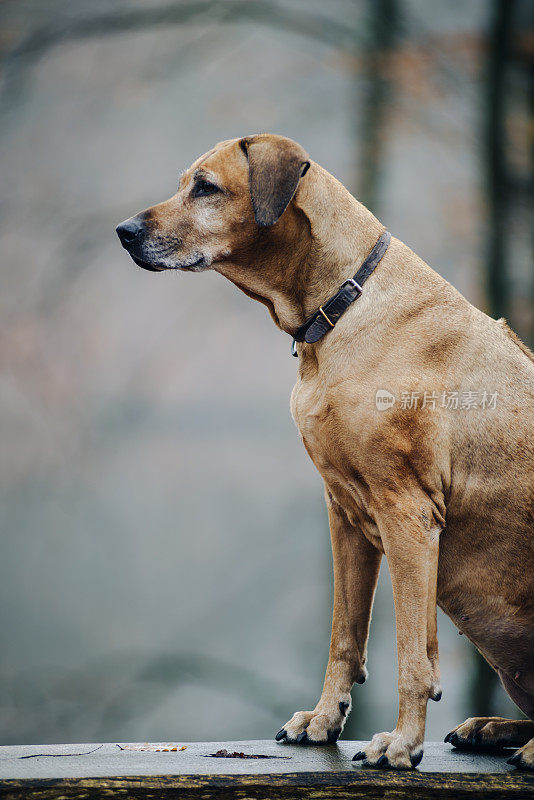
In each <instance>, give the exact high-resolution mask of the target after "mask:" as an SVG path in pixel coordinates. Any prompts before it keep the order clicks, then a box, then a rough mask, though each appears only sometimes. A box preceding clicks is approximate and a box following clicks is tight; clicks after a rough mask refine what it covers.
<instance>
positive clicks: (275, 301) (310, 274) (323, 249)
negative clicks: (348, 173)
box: [218, 163, 384, 334]
mask: <svg viewBox="0 0 534 800" xmlns="http://www.w3.org/2000/svg"><path fill="white" fill-rule="evenodd" d="M308 175H309V180H308ZM383 231H384V226H383V225H382V224H381V223H380V222H379V221H378V220H377V219H376V217H374V216H373V214H371V212H370V211H368V210H367V209H366V208H365V207H364V206H363V205H362V204H361V203H359V202H358V201H357V200H356V199H355V198H354V197H353V196H352V195H351V194H350V193H349V192H348V191H347V189H345V187H344V186H343V185H342V184H341V183H339V181H337V180H336V179H335V178H334V177H333V176H332V175H330V174H329V173H328V172H326V170H324V169H322V167H319V165H318V164H315V163H313V164H312V166H311V167H310V169H309V171H308V173H307V175H306V178H305V179H304V180H303V181H302V183H301V185H300V187H299V189H298V192H297V194H296V196H295V198H294V200H293V202H292V203H291V205H290V207H288V209H287V210H286V211H285V213H284V214H283V216H282V217H281V219H280V220H279V222H278V223H277V224H276V225H275V226H273V227H272V228H267V229H265V230H263V231H260V233H259V235H258V236H257V238H256V239H255V240H254V242H253V243H252V244H251V245H250V246H249V247H247V248H245V249H243V250H242V251H241V252H239V253H233V254H232V257H231V263H227V264H221V265H220V268H218V271H219V272H221V273H222V274H223V275H225V277H227V278H228V279H229V280H230V281H232V283H234V284H235V285H236V286H238V287H239V288H240V289H241V290H242V291H243V292H245V294H247V295H248V296H249V297H252V298H253V299H255V300H259V301H260V302H262V303H264V305H266V306H267V308H268V309H269V312H270V314H271V316H272V318H273V320H274V322H275V323H276V325H277V326H278V327H279V328H281V329H282V330H283V331H285V332H286V333H289V334H293V333H294V332H295V330H296V329H297V328H298V327H300V325H302V324H303V322H305V320H306V319H307V318H308V317H309V316H310V315H311V314H312V313H313V312H314V311H315V310H316V309H317V308H318V307H319V306H320V305H321V304H322V303H324V302H325V301H326V300H328V298H329V297H330V296H331V295H333V294H335V292H337V290H338V289H339V287H340V286H341V284H342V283H343V282H344V281H345V280H347V278H351V277H352V276H353V275H354V273H355V272H356V271H357V270H358V269H359V267H360V266H361V264H362V263H363V261H364V260H365V258H366V257H367V255H368V254H369V252H370V251H371V249H372V248H373V246H374V245H375V243H376V241H377V239H378V238H379V236H380V235H381V234H382V233H383Z"/></svg>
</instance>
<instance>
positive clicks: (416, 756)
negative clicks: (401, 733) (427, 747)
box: [410, 750, 423, 768]
mask: <svg viewBox="0 0 534 800" xmlns="http://www.w3.org/2000/svg"><path fill="white" fill-rule="evenodd" d="M422 758H423V751H422V750H418V751H417V752H416V753H413V755H411V756H410V762H411V765H412V767H414V768H415V767H416V766H417V765H418V764H419V763H420V762H421V759H422Z"/></svg>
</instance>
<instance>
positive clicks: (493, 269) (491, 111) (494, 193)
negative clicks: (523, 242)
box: [484, 0, 515, 317]
mask: <svg viewBox="0 0 534 800" xmlns="http://www.w3.org/2000/svg"><path fill="white" fill-rule="evenodd" d="M514 6H515V0H492V18H491V22H490V30H489V36H488V55H487V65H486V92H485V109H484V142H485V150H484V160H485V165H484V170H485V175H486V191H487V204H488V217H487V235H486V243H487V254H486V270H487V290H488V305H489V309H488V310H489V313H490V314H491V315H492V316H495V317H501V316H506V315H507V313H508V310H509V304H510V285H509V284H510V281H509V263H508V262H509V253H508V241H507V231H508V227H509V226H508V214H509V201H510V181H509V175H508V165H507V158H506V76H507V72H508V67H509V63H510V50H511V47H510V42H511V32H512V17H513V11H514Z"/></svg>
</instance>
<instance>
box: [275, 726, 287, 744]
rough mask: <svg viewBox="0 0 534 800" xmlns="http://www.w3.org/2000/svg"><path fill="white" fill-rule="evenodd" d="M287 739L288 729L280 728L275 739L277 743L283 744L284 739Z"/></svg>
mask: <svg viewBox="0 0 534 800" xmlns="http://www.w3.org/2000/svg"><path fill="white" fill-rule="evenodd" d="M286 737H287V731H286V729H285V728H280V730H279V731H278V733H277V734H276V736H275V737H274V738H275V739H276V741H277V742H281V741H282V739H285V738H286Z"/></svg>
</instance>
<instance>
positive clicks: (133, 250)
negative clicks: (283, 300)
mask: <svg viewBox="0 0 534 800" xmlns="http://www.w3.org/2000/svg"><path fill="white" fill-rule="evenodd" d="M309 166H310V161H309V158H308V155H307V154H306V152H305V151H304V150H303V149H302V147H301V146H300V145H298V144H297V143H296V142H293V141H292V140H291V139H287V138H285V137H282V136H273V135H269V134H261V135H257V136H249V137H246V138H244V139H232V140H229V141H225V142H221V143H219V144H218V145H216V146H215V147H214V148H213V149H212V150H210V151H208V152H207V153H205V154H204V155H203V156H201V157H200V158H199V159H197V161H195V162H194V163H193V164H192V166H191V167H190V168H189V169H188V170H186V172H184V174H183V175H182V177H181V180H180V184H179V187H178V191H177V192H176V194H175V195H173V197H171V198H170V199H169V200H166V201H165V202H163V203H160V204H159V205H156V206H153V207H152V208H149V209H147V210H146V211H142V212H141V213H139V214H137V215H136V216H134V217H131V218H130V219H127V220H126V221H125V222H122V223H121V224H120V225H119V226H118V227H117V234H118V236H119V239H120V241H121V244H122V245H123V247H125V248H126V250H127V251H128V252H129V254H130V255H131V257H132V259H133V260H134V261H135V263H136V264H138V265H139V266H140V267H143V268H144V269H148V270H152V271H155V272H160V271H164V270H170V269H172V270H187V271H191V272H200V271H202V270H206V269H209V268H214V269H218V270H219V271H221V272H223V273H224V274H226V273H227V272H228V271H229V272H230V273H231V274H229V275H228V277H230V279H232V280H234V282H236V283H239V278H237V279H236V276H235V275H234V276H233V273H232V266H234V268H235V266H236V265H238V270H239V269H240V268H243V267H244V266H249V267H251V266H252V262H257V261H258V258H260V260H261V253H262V251H263V252H264V251H265V249H266V248H267V249H268V241H269V238H270V234H272V233H273V232H274V230H275V229H276V230H277V233H278V232H279V230H280V226H283V225H284V223H283V221H282V220H284V217H285V218H286V220H288V217H289V216H290V214H289V211H288V206H290V204H291V200H292V198H293V196H294V195H295V192H296V191H297V189H298V186H299V182H300V179H301V178H302V177H303V176H304V175H305V174H306V172H307V170H308V168H309ZM281 218H282V219H281ZM277 223H278V224H277ZM244 283H245V284H246V283H247V281H246V280H245V281H244ZM242 288H243V287H242ZM260 299H261V298H260Z"/></svg>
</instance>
